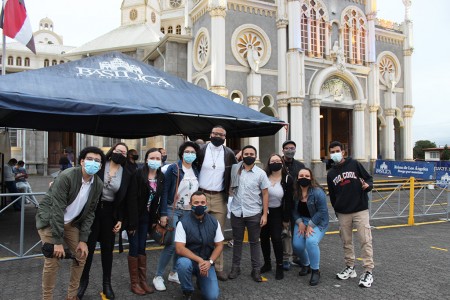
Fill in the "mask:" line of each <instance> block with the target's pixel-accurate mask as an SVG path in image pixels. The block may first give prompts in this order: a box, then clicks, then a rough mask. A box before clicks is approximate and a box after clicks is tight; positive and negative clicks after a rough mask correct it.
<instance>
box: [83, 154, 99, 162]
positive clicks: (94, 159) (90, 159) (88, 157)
mask: <svg viewBox="0 0 450 300" xmlns="http://www.w3.org/2000/svg"><path fill="white" fill-rule="evenodd" d="M84 160H89V161H95V162H98V163H102V160H101V159H98V158H93V157H90V156H87V157H86V158H85V159H84Z"/></svg>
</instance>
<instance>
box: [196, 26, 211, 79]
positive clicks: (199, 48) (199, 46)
mask: <svg viewBox="0 0 450 300" xmlns="http://www.w3.org/2000/svg"><path fill="white" fill-rule="evenodd" d="M209 54H210V42H209V33H208V30H207V29H206V28H205V27H203V28H201V29H200V30H199V31H198V32H197V36H196V37H195V42H194V53H193V55H194V68H195V69H196V70H197V71H201V70H203V68H205V66H206V64H207V63H208V61H209Z"/></svg>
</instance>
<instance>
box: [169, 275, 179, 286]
mask: <svg viewBox="0 0 450 300" xmlns="http://www.w3.org/2000/svg"><path fill="white" fill-rule="evenodd" d="M167 280H169V281H170V282H175V283H178V284H180V279H178V273H177V272H175V273H172V272H170V273H169V277H167Z"/></svg>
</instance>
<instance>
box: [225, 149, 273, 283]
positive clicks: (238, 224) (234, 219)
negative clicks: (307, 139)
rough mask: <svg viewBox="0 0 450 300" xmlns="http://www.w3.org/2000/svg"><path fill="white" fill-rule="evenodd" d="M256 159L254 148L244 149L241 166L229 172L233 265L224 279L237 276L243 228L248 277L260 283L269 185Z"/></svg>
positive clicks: (238, 165)
mask: <svg viewBox="0 0 450 300" xmlns="http://www.w3.org/2000/svg"><path fill="white" fill-rule="evenodd" d="M256 157H257V152H256V148H255V147H253V146H251V145H247V146H245V147H244V148H242V162H239V163H238V164H236V165H233V167H232V170H231V184H230V194H232V195H233V201H232V202H231V227H232V229H233V240H234V245H233V264H232V266H231V272H230V274H229V275H228V278H229V279H235V278H237V277H238V276H239V275H240V274H241V267H240V265H241V257H242V241H243V239H244V232H245V229H246V228H247V231H248V240H249V243H250V257H251V260H252V272H251V276H252V278H253V280H254V281H256V282H261V281H262V278H261V270H260V269H261V260H260V256H261V250H260V241H259V237H260V234H261V227H263V226H265V225H266V224H267V213H268V211H269V191H268V189H269V186H270V181H269V179H268V178H267V175H266V173H265V172H264V171H263V170H262V169H261V168H259V167H258V166H256V165H255V160H256Z"/></svg>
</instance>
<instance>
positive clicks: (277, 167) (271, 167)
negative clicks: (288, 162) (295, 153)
mask: <svg viewBox="0 0 450 300" xmlns="http://www.w3.org/2000/svg"><path fill="white" fill-rule="evenodd" d="M282 167H283V164H282V163H271V164H269V170H270V171H271V172H276V171H280V170H281V168H282Z"/></svg>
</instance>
